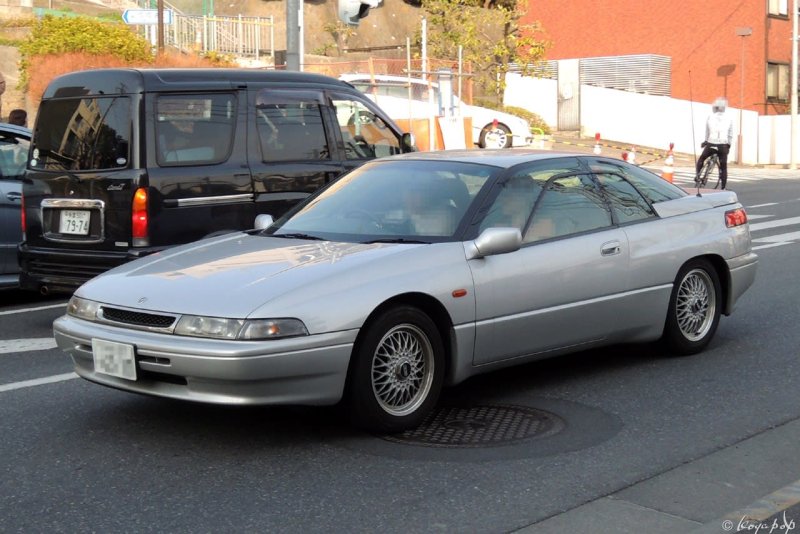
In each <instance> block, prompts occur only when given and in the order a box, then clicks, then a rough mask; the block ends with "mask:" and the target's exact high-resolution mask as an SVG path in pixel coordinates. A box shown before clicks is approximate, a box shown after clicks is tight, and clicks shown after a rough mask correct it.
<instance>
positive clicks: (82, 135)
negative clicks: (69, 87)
mask: <svg viewBox="0 0 800 534" xmlns="http://www.w3.org/2000/svg"><path fill="white" fill-rule="evenodd" d="M130 108H131V103H130V99H129V98H127V97H120V96H116V97H102V98H65V99H53V100H44V101H42V104H41V106H40V107H39V114H38V117H37V119H36V132H35V134H34V139H33V151H32V153H31V162H30V166H31V167H32V168H36V169H47V170H70V171H91V170H103V169H118V168H124V167H127V166H128V161H129V156H128V152H129V149H130V135H131V109H130Z"/></svg>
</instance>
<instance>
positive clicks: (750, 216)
mask: <svg viewBox="0 0 800 534" xmlns="http://www.w3.org/2000/svg"><path fill="white" fill-rule="evenodd" d="M747 209H750V208H747ZM769 217H774V215H759V214H756V213H748V214H747V220H748V221H754V220H756V219H767V218H769ZM750 226H752V225H750Z"/></svg>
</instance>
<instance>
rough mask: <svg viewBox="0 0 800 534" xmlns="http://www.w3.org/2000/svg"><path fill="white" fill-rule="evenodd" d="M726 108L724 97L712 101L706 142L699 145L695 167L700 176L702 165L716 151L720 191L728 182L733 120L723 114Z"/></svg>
mask: <svg viewBox="0 0 800 534" xmlns="http://www.w3.org/2000/svg"><path fill="white" fill-rule="evenodd" d="M727 107H728V100H727V99H726V98H725V97H722V96H721V97H719V98H717V99H716V100H714V103H713V104H712V107H711V115H709V116H708V120H706V140H705V141H703V143H702V145H701V146H702V147H703V153H702V154H700V159H698V160H697V165H696V171H697V174H700V169H702V168H703V163H705V161H706V159H707V158H708V157H709V156H711V154H712V153H714V152H715V151H716V152H717V154H718V155H719V181H720V185H721V186H722V189H725V184H726V183H727V181H728V152H729V151H730V149H731V141H732V140H733V119H732V118H731V117H730V116H729V115H728V114H727V113H725V110H726V108H727Z"/></svg>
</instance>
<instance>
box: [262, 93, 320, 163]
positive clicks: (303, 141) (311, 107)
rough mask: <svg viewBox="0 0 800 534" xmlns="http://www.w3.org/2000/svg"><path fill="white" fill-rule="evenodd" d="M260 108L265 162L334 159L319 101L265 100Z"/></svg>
mask: <svg viewBox="0 0 800 534" xmlns="http://www.w3.org/2000/svg"><path fill="white" fill-rule="evenodd" d="M256 109H257V113H256V129H257V130H258V138H259V142H260V143H261V155H262V159H263V161H264V162H273V161H291V160H309V159H311V160H320V159H330V151H329V150H328V140H327V138H326V137H325V126H324V124H323V122H322V112H321V110H320V106H319V103H317V102H315V101H299V102H282V103H274V104H273V103H263V104H259V105H258V106H257V107H256Z"/></svg>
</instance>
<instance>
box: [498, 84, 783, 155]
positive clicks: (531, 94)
mask: <svg viewBox="0 0 800 534" xmlns="http://www.w3.org/2000/svg"><path fill="white" fill-rule="evenodd" d="M580 99H581V134H583V135H585V136H588V137H594V135H595V134H596V133H600V136H601V139H608V140H612V141H615V142H618V143H623V144H630V145H641V146H647V147H652V148H656V149H661V150H667V149H669V144H670V143H675V151H676V152H684V153H688V154H694V153H696V154H697V155H699V151H700V143H701V142H702V141H703V139H705V120H706V118H707V117H708V115H709V114H710V113H711V103H698V102H694V103H692V102H690V101H688V100H678V99H675V98H669V97H665V96H653V95H644V94H639V93H632V92H629V91H619V90H615V89H604V88H601V87H594V86H589V85H582V86H581V92H580ZM505 104H506V105H509V106H517V107H521V108H524V109H527V110H530V111H533V112H534V113H537V114H538V115H540V116H541V117H542V119H543V120H544V121H545V122H546V123H547V124H548V125H550V127H551V128H554V129H555V128H556V126H557V123H558V96H557V91H556V81H555V80H543V79H536V78H530V77H523V76H520V75H519V74H508V75H507V77H506V93H505ZM728 113H730V114H732V116H733V117H734V139H733V145H732V146H731V153H730V160H731V161H736V160H737V158H738V140H737V134H738V130H739V110H738V109H736V108H729V109H728ZM764 119H768V117H759V115H758V113H756V112H755V111H745V112H744V114H743V115H742V117H741V121H742V131H743V132H744V137H743V141H742V145H743V146H744V151H743V156H744V159H743V163H747V164H757V163H762V164H767V163H784V164H785V163H789V148H788V145H789V138H790V132H789V120H788V117H787V118H786V120H785V125H784V121H779V120H777V118H776V119H770V120H768V121H765V120H764ZM773 121H774V122H775V124H772V122H773ZM693 133H694V135H693ZM767 133H769V134H770V135H769V136H767ZM759 140H760V142H759Z"/></svg>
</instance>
